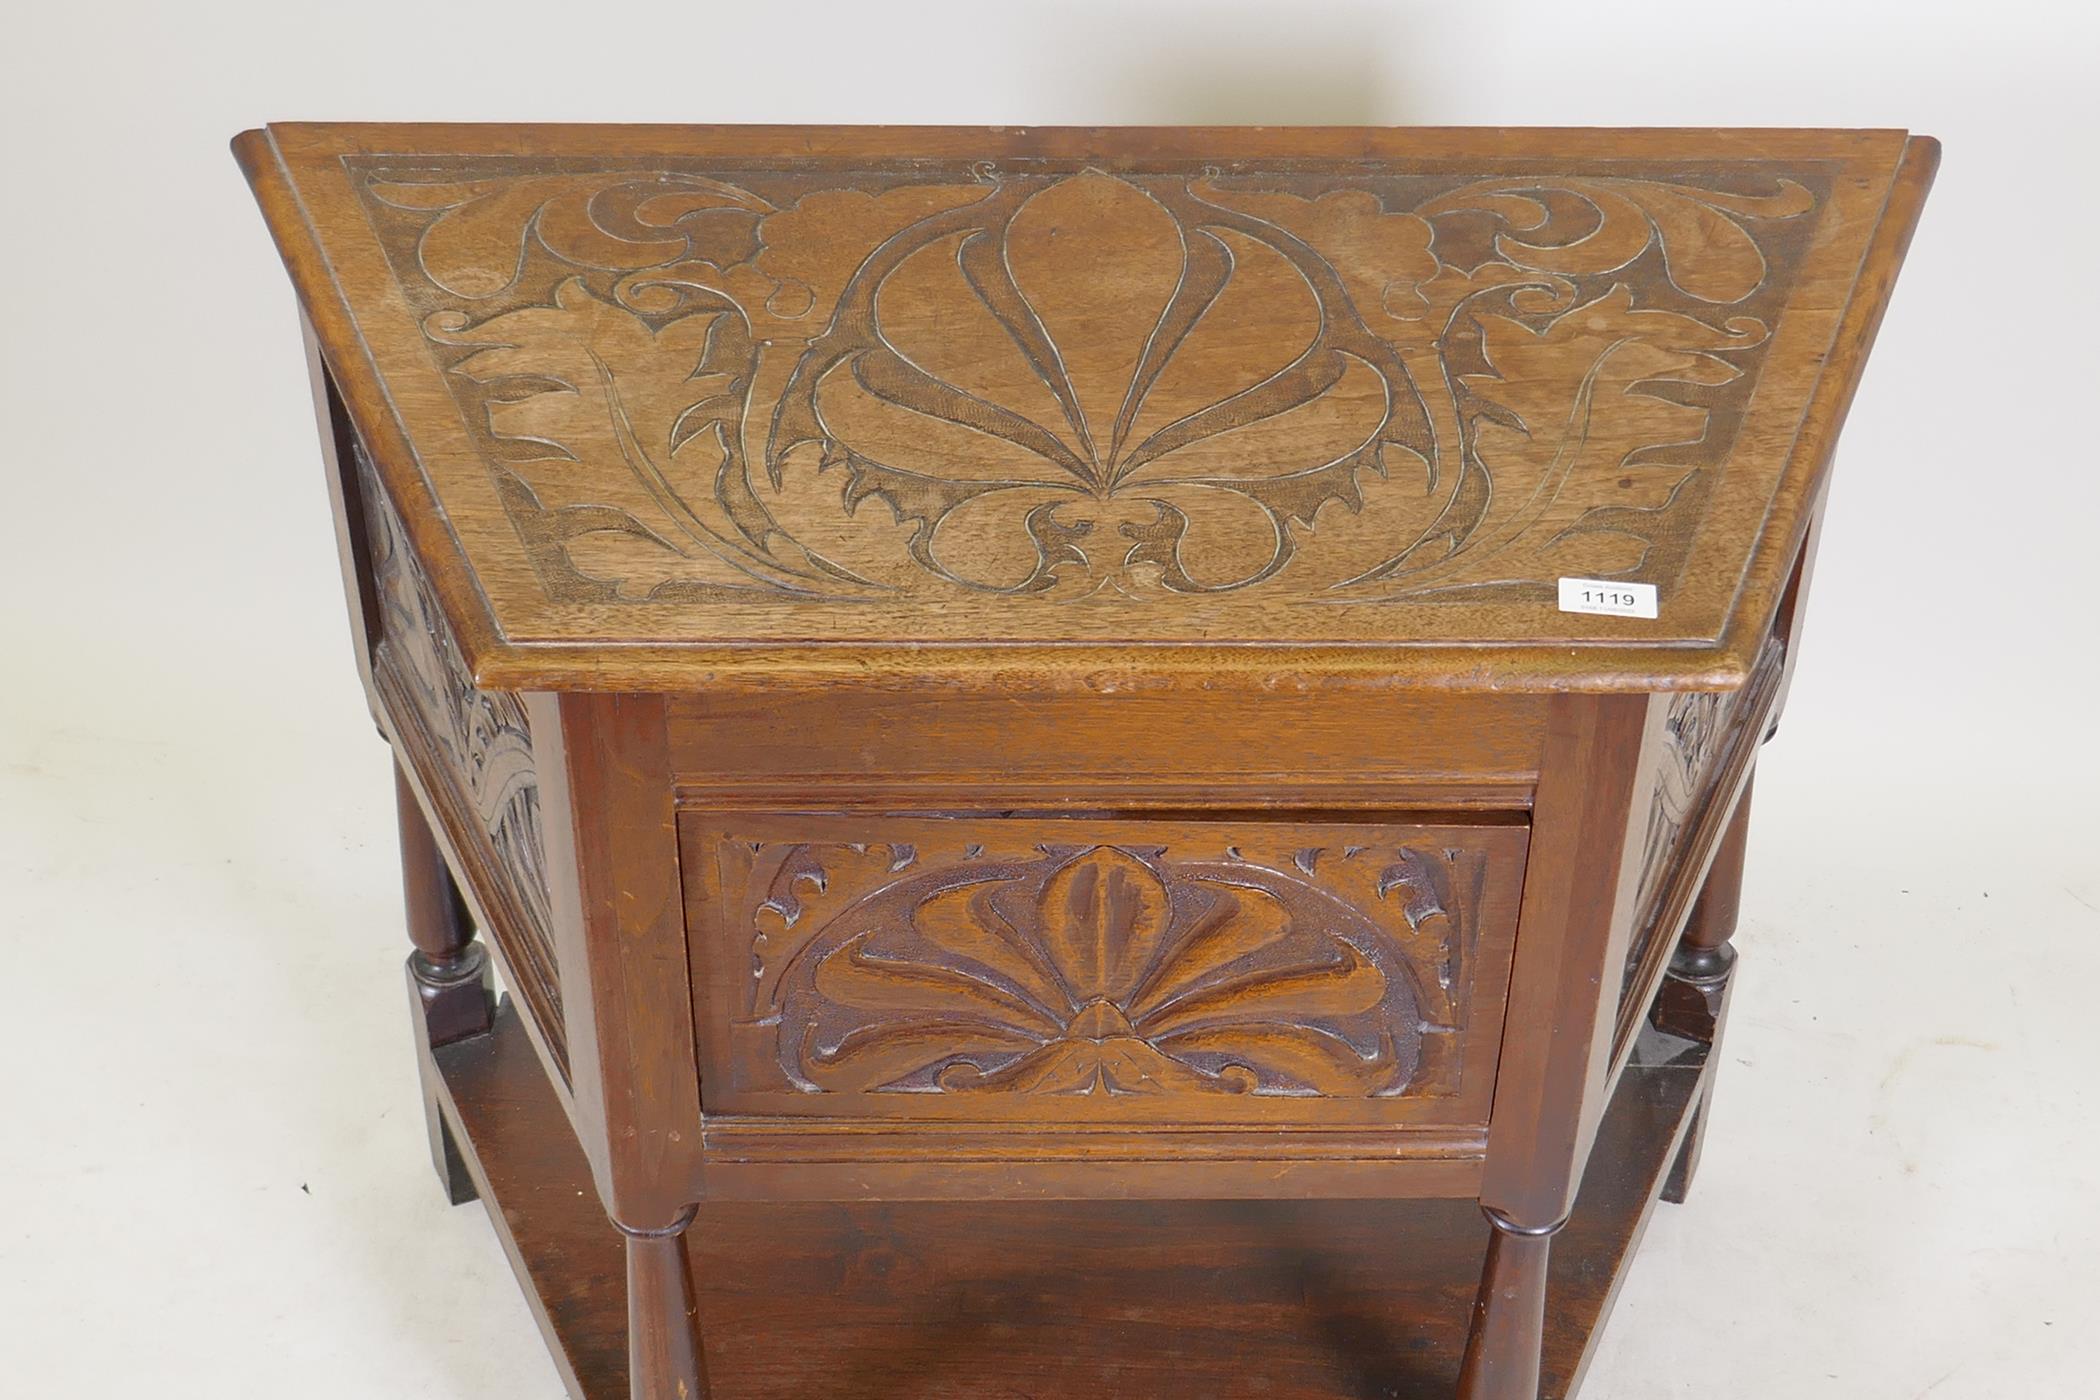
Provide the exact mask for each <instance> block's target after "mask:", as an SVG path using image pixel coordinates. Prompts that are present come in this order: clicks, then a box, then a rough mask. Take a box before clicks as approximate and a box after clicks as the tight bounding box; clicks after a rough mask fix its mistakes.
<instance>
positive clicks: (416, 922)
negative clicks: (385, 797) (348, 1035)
mask: <svg viewBox="0 0 2100 1400" xmlns="http://www.w3.org/2000/svg"><path fill="white" fill-rule="evenodd" d="M394 805H395V809H396V812H397V814H398V815H399V817H400V823H401V890H402V896H403V898H404V900H405V902H406V904H407V906H408V937H409V941H410V942H412V943H414V944H415V945H416V947H415V951H414V952H412V953H410V954H409V955H408V995H409V1006H410V1009H411V1011H412V1012H413V1014H414V1016H415V1020H416V1030H417V1037H416V1063H417V1069H418V1072H419V1073H420V1074H421V1076H422V1081H423V1119H424V1126H425V1128H426V1129H427V1130H428V1132H429V1134H430V1160H431V1165H433V1166H434V1167H436V1168H437V1174H438V1180H439V1181H441V1182H442V1183H444V1186H445V1193H446V1195H447V1196H449V1197H450V1198H451V1201H452V1203H453V1204H454V1205H461V1204H464V1203H465V1202H467V1201H471V1200H473V1199H474V1197H475V1190H474V1182H473V1178H472V1177H471V1176H469V1174H468V1172H467V1168H466V1164H465V1161H464V1160H463V1158H462V1157H461V1154H460V1151H459V1147H458V1144H457V1143H455V1142H454V1141H453V1137H452V1127H451V1124H450V1123H449V1122H448V1121H447V1120H446V1118H445V1110H444V1105H443V1102H442V1095H441V1092H440V1081H439V1076H438V1072H437V1065H436V1062H435V1061H433V1060H432V1059H431V1057H430V1052H431V1051H432V1050H434V1049H436V1048H437V1047H438V1046H440V1045H449V1044H451V1043H452V1042H453V1041H455V1040H461V1039H464V1038H465V1037H467V1036H470V1035H480V1034H482V1033H483V1032H485V1031H487V1030H488V1029H489V1027H490V1026H491V1025H493V1024H494V1023H495V1016H496V995H495V986H494V983H493V982H492V980H491V978H490V973H489V959H488V953H487V950H485V949H484V948H483V947H482V946H481V944H480V943H478V942H476V941H475V939H474V920H473V917H472V916H471V915H470V914H469V913H468V912H467V904H466V900H465V899H463V898H462V897H461V896H460V892H459V886H458V885H457V884H456V883H454V881H453V879H452V871H451V869H450V867H448V866H447V865H446V864H445V853H444V851H443V850H442V849H441V848H440V847H439V846H438V843H437V837H436V836H435V835H434V834H433V833H432V832H431V830H430V823H429V821H428V820H427V819H426V818H425V817H424V816H423V809H422V806H421V805H420V804H419V803H418V802H417V801H416V793H415V789H414V788H413V787H411V786H410V784H409V781H408V775H407V774H406V773H404V772H402V771H401V767H400V765H399V764H398V763H396V765H395V767H394Z"/></svg>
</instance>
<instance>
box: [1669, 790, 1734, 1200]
mask: <svg viewBox="0 0 2100 1400" xmlns="http://www.w3.org/2000/svg"><path fill="white" fill-rule="evenodd" d="M1749 834H1750V784H1749V783H1748V782H1745V783H1744V785H1743V795H1742V797H1741V798H1740V799H1739V800H1738V801H1737V802H1736V805H1735V815H1734V816H1732V817H1730V818H1729V821H1728V830H1727V831H1725V832H1724V833H1722V836H1721V845H1720V848H1719V849H1718V850H1717V851H1715V852H1714V863H1713V865H1712V866H1711V867H1710V868H1709V869H1708V870H1707V874H1706V884H1705V886H1704V887H1703V888H1702V889H1701V890H1700V891H1699V901H1698V903H1696V904H1694V905H1693V906H1692V914H1691V918H1690V919H1688V920H1687V921H1686V923H1685V926H1684V937H1683V938H1682V939H1680V940H1679V941H1678V944H1677V952H1676V954H1675V956H1673V957H1672V958H1671V959H1670V971H1669V975H1668V976H1667V977H1665V978H1664V979H1663V985H1662V992H1661V995H1660V996H1658V997H1657V998H1656V1003H1655V1013H1654V1021H1655V1024H1656V1026H1657V1027H1659V1028H1660V1029H1662V1030H1666V1031H1668V1032H1670V1033H1671V1034H1673V1035H1681V1036H1685V1037H1687V1038H1689V1039H1692V1040H1703V1041H1705V1042H1706V1043H1707V1044H1709V1045H1711V1046H1714V1047H1715V1049H1716V1050H1718V1048H1719V1046H1720V1043H1721V1035H1722V1032H1723V1031H1724V1030H1725V1029H1726V1027H1727V1024H1728V987H1729V981H1730V978H1731V976H1732V975H1733V973H1734V971H1735V946H1734V945H1733V944H1732V943H1730V942H1729V939H1730V938H1732V937H1733V936H1734V934H1735V923H1736V910H1737V907H1738V905H1739V904H1740V902H1741V899H1742V893H1743V851H1744V848H1745V846H1746V844H1747V842H1748V839H1749ZM1719 1069H1720V1057H1719V1055H1718V1054H1717V1053H1712V1054H1709V1055H1708V1057H1707V1065H1706V1079H1705V1083H1704V1085H1703V1086H1702V1087H1701V1089H1700V1091H1699V1106H1698V1107H1697V1108H1695V1109H1693V1110H1692V1121H1691V1124H1690V1126H1689V1127H1687V1128H1686V1129H1685V1133H1684V1146H1683V1147H1681V1148H1680V1149H1678V1153H1677V1160H1676V1161H1675V1162H1673V1163H1672V1164H1671V1166H1670V1175H1669V1179H1668V1180H1667V1181H1665V1182H1664V1183H1663V1199H1664V1200H1666V1201H1671V1202H1675V1203H1677V1204H1680V1205H1681V1204H1683V1202H1684V1198H1685V1195H1686V1193H1688V1192H1689V1191H1690V1190H1691V1187H1692V1178H1693V1177H1694V1176H1695V1175H1697V1173H1698V1170H1699V1150H1700V1146H1701V1142H1702V1140H1703V1138H1704V1136H1705V1133H1704V1129H1705V1127H1706V1116H1707V1109H1708V1107H1709V1105H1710V1104H1711V1103H1712V1100H1713V1081H1714V1075H1715V1073H1716V1072H1718V1071H1719Z"/></svg>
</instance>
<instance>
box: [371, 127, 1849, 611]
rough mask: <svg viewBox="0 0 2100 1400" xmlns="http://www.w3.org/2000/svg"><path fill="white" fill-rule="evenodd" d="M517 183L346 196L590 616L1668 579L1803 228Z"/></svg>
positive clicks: (1659, 219)
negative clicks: (684, 607)
mask: <svg viewBox="0 0 2100 1400" xmlns="http://www.w3.org/2000/svg"><path fill="white" fill-rule="evenodd" d="M515 164H516V166H517V168H516V169H515V170H513V171H511V172H510V173H504V174H492V173H487V172H486V171H477V172H476V173H474V174H473V175H472V176H471V177H467V178H461V177H457V176H453V175H451V174H449V173H447V172H431V171H428V170H410V169H394V168H389V167H387V166H386V165H385V164H384V163H383V162H379V161H374V162H372V163H370V164H369V165H368V166H367V167H366V168H365V169H364V173H363V184H362V186H361V188H362V190H363V192H364V195H365V198H366V200H367V204H368V208H369V209H370V210H371V212H372V214H373V218H374V226H375V228H376V229H378V230H379V232H380V234H381V239H382V243H383V245H384V246H385V247H386V248H387V250H388V253H389V256H390V257H391V258H392V259H393V261H394V265H395V267H396V270H397V273H398V274H399V275H400V276H401V279H402V286H403V291H404V294H405V295H406V296H407V297H408V299H409V301H410V303H411V305H412V306H414V307H415V308H416V310H417V312H418V314H419V315H420V316H421V318H422V323H423V326H424V331H425V335H426V338H427V339H428V341H429V343H430V345H431V347H432V349H433V352H434V353H435V354H436V355H437V356H438V357H439V359H440V362H441V363H442V364H443V365H444V367H445V368H446V370H447V380H448V382H449V383H450V384H451V386H452V388H453V391H454V393H455V395H456V396H457V397H458V399H459V401H460V403H461V407H462V409H463V410H464V411H465V413H466V416H467V418H468V421H469V422H470V424H472V425H473V427H474V430H475V432H476V433H477V436H478V439H479V441H480V444H481V447H482V449H483V451H484V453H485V455H486V457H487V458H488V460H489V463H490V467H491V470H492V471H493V472H494V473H495V475H496V478H497V481H498V484H499V486H500V488H501V490H502V492H503V495H504V499H505V501H506V505H507V507H508V509H509V511H510V514H511V516H512V519H513V521H514V522H515V524H516V526H517V528H518V530H519V532H520V534H521V536H522V537H523V539H524V540H525V542H526V544H527V547H528V549H529V550H530V551H531V552H532V554H533V557H534V559H535V561H536V564H537V567H538V568H539V570H540V574H541V577H542V580H543V582H544V583H545V584H546V586H547V588H548V589H549V591H550V593H551V594H552V595H553V596H555V597H557V598H565V599H575V600H584V599H592V600H600V601H604V600H633V601H667V600H668V601H676V600H709V601H726V602H735V601H738V600H747V599H748V600H766V601H775V602H823V603H838V602H851V601H855V600H870V599H882V598H891V597H899V596H910V597H927V598H938V597H941V596H943V595H947V596H965V595H971V594H985V593H998V594H1008V595H1012V596H1016V597H1033V598H1041V599H1045V600H1057V599H1075V598H1080V597H1090V596H1096V595H1102V594H1109V595H1129V596H1132V597H1137V598H1153V599H1159V598H1167V597H1173V596H1176V595H1181V596H1194V595H1202V594H1212V593H1223V592H1237V591H1241V590H1250V589H1267V590H1272V591H1275V592H1277V593H1278V594H1279V596H1281V597H1284V598H1286V599H1288V600H1290V601H1293V602H1329V603H1333V602H1379V601H1394V600H1404V599H1415V600H1421V599H1431V598H1437V597H1446V596H1456V595H1459V594H1461V593H1464V592H1466V591H1468V590H1473V591H1477V590H1481V589H1495V588H1503V589H1508V588H1520V589H1523V588H1528V589H1533V590H1537V589H1541V588H1546V587H1550V583H1551V580H1552V579H1554V578H1556V577H1558V576H1559V575H1561V574H1564V573H1582V574H1585V575H1595V576H1604V577H1646V578H1655V579H1658V580H1660V581H1665V582H1666V581H1667V579H1666V578H1664V577H1663V575H1664V573H1665V572H1666V570H1667V569H1668V568H1671V567H1675V564H1676V563H1677V562H1680V561H1681V560H1682V558H1683V556H1684V554H1685V552H1686V550H1687V549H1688V547H1689V540H1690V537H1691V535H1692V533H1693V532H1694V531H1695V530H1696V528H1697V525H1698V519H1697V512H1698V510H1699V509H1700V508H1701V502H1702V501H1703V499H1704V497H1705V494H1706V493H1707V490H1708V488H1709V487H1710V485H1711V478H1712V477H1713V476H1714V474H1716V473H1718V472H1720V471H1722V470H1723V469H1724V468H1725V463H1726V457H1727V446H1728V442H1727V438H1728V434H1729V433H1731V432H1732V431H1733V425H1734V424H1735V422H1736V421H1737V420H1738V419H1739V417H1740V415H1741V412H1742V411H1743V407H1744V405H1745V404H1746V403H1747V402H1748V398H1749V395H1750V393H1751V391H1752V390H1753V389H1754V387H1755V382H1756V371H1757V367H1758V363H1759V355H1760V352H1761V347H1762V346H1763V345H1764V343H1765V341H1766V340H1767V339H1768V335H1769V327H1770V324H1771V321H1772V319H1773V317H1774V316H1775V315H1776V314H1777V311H1778V309H1779V308H1780V306H1781V305H1783V301H1784V295H1785V292H1786V287H1785V282H1784V279H1785V277H1786V276H1787V275H1788V269H1789V268H1790V267H1791V266H1792V265H1793V261H1794V260H1796V259H1797V258H1798V255H1799V249H1800V247H1801V246H1802V244H1803V240H1804V236H1805V233H1804V231H1805V230H1806V229H1808V228H1809V227H1810V226H1811V225H1812V217H1811V216H1813V215H1814V214H1815V212H1816V210H1817V208H1818V196H1817V195H1816V193H1815V192H1814V191H1812V190H1811V189H1810V188H1809V186H1808V185H1807V184H1805V183H1802V182H1801V181H1800V180H1796V179H1792V178H1788V177H1785V176H1781V175H1777V174H1773V175H1769V176H1765V177H1760V178H1750V179H1744V178H1743V177H1737V181H1736V183H1735V184H1733V185H1731V186H1729V187H1725V188H1724V187H1721V186H1718V185H1713V184H1708V183H1702V182H1701V179H1700V178H1697V177H1696V176H1694V175H1692V174H1687V175H1686V176H1685V177H1683V178H1676V177H1662V176H1657V177H1647V176H1643V177H1640V178H1631V177H1619V176H1598V177H1573V176H1569V177H1562V176H1556V177H1552V178H1533V177H1522V176H1509V175H1496V176H1492V177H1485V178H1471V179H1468V178H1465V177H1462V176H1455V177H1446V178H1438V179H1427V178H1425V177H1420V176H1416V177H1410V178H1408V179H1394V178H1374V177H1372V176H1371V175H1369V174H1363V175H1359V176H1357V177H1354V178H1355V179H1356V180H1357V181H1358V182H1359V183H1355V184H1351V183H1347V181H1346V179H1344V177H1334V176H1326V177H1321V178H1320V179H1319V180H1317V181H1308V180H1307V179H1302V178H1295V177H1289V176H1286V175H1281V174H1272V175H1252V174H1246V175H1227V174H1224V173H1221V172H1218V171H1205V170H1190V171H1187V172H1183V173H1174V172H1171V171H1164V172H1163V171H1154V172H1147V173H1138V172H1126V171H1117V172H1110V171H1106V170H1100V169H1089V168H1085V167H1076V168H1068V169H1063V170H1057V169H1049V168H1044V167H1041V166H1039V165H1031V164H1027V163H1023V164H1021V165H1019V166H1017V167H1016V168H1015V169H1012V170H1001V169H994V168H992V167H989V166H978V167H973V168H968V169H957V168H954V167H927V168H925V169H923V170H920V171H916V172H909V173H898V172H882V173H877V172H867V173H864V174H860V175H855V174H853V173H852V172H830V173H828V174H827V175H826V176H825V178H824V181H821V182H818V183H817V185H816V187H812V183H811V179H810V176H809V175H808V173H807V172H797V171H794V170H783V171H775V172H743V173H740V174H734V175H731V174H726V173H723V172H714V173H706V172H701V171H695V170H684V169H666V170H651V171H637V170H631V169H623V170H605V171H589V170H577V169H572V168H563V169H559V170H553V169H547V168H544V167H541V166H536V165H534V164H533V163H532V162H530V161H524V162H516V163H515ZM1338 179H1344V182H1343V183H1342V184H1341V187H1336V184H1337V180H1338Z"/></svg>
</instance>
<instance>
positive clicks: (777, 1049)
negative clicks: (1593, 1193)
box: [684, 816, 1523, 1123]
mask: <svg viewBox="0 0 2100 1400" xmlns="http://www.w3.org/2000/svg"><path fill="white" fill-rule="evenodd" d="M684 840H685V845H686V852H687V855H686V860H687V869H688V870H689V871H698V872H700V874H701V879H699V880H697V881H695V882H694V888H693V889H692V891H691V892H690V894H691V897H692V900H693V905H692V911H691V923H692V925H693V927H694V929H695V934H696V937H695V947H696V953H695V956H696V962H697V964H698V966H696V973H697V974H698V976H699V978H700V987H701V991H702V1001H703V1004H705V1003H707V1002H710V1001H711V1002H712V1003H713V1004H714V1007H715V1011H716V1014H715V1015H714V1016H713V1017H712V1018H711V1020H712V1024H711V1025H710V1027H709V1033H708V1035H707V1041H708V1046H707V1049H706V1050H705V1051H704V1052H703V1058H704V1059H705V1060H707V1061H709V1063H706V1064H704V1065H703V1072H702V1084H703V1093H704V1095H705V1096H706V1099H707V1107H708V1109H709V1110H710V1111H711V1112H761V1113H794V1114H814V1115H843V1116H855V1115H879V1116H894V1117H910V1118H945V1119H957V1118H1011V1117H1026V1118H1031V1119H1037V1120H1049V1121H1060V1122H1072V1121H1075V1120H1076V1121H1086V1120H1090V1119H1095V1118H1110V1119H1118V1118H1120V1119H1126V1120H1127V1119H1130V1118H1153V1119H1159V1120H1175V1121H1181V1120H1191V1121H1193V1120H1210V1119H1215V1120H1221V1121H1290V1120H1302V1121H1308V1122H1317V1121H1343V1122H1358V1123H1362V1122H1379V1121H1391V1120H1396V1119H1405V1118H1409V1117H1416V1116H1423V1117H1428V1118H1432V1119H1437V1120H1439V1121H1459V1120H1461V1119H1463V1118H1464V1117H1465V1115H1466V1114H1469V1113H1471V1112H1474V1111H1476V1110H1477V1111H1480V1112H1482V1113H1483V1114H1484V1110H1485V1090H1486V1088H1487V1087H1488V1081H1489V1079H1490V1078H1491V1065H1489V1066H1487V1067H1486V1069H1484V1070H1483V1072H1481V1073H1478V1074H1476V1073H1475V1072H1474V1070H1475V1068H1476V1067H1477V1058H1478V1056H1479V1054H1480V1053H1481V1050H1482V1047H1483V1045H1486V1046H1488V1047H1489V1049H1488V1053H1489V1054H1492V1044H1493V1041H1494V1039H1495V1038H1496V1036H1497V1033H1498V1031H1499V1026H1500V1021H1501V1008H1502V1001H1503V998H1504V996H1505V994H1506V987H1507V980H1508V971H1509V969H1508V958H1509V947H1510V935H1511V931H1512V926H1513V923H1514V891H1515V889H1516V887H1517V885H1518V884H1519V876H1520V867H1521V862H1522V846H1523V831H1522V829H1521V828H1518V827H1513V826H1503V827H1483V828H1477V829H1468V828H1451V827H1436V828H1431V827H1418V828H1400V829H1395V828H1391V827H1384V828H1371V827H1340V826H1320V827H1308V826H1298V825H1289V824H1278V825H1277V826H1275V827H1252V826H1226V825H1221V824H1199V823H1168V822H1149V821H1119V822H1099V821H1091V820H1070V821H1060V820H997V819H986V820H970V819H959V820H917V821H915V820H911V819H906V818H888V817H885V818H872V817H871V818H867V819H855V818H838V817H828V818H802V819H796V818H776V817H765V818H749V819H745V820H743V821H736V820H725V821H723V822H722V823H721V824H720V825H716V824H714V823H713V822H712V821H711V820H709V819H705V818H700V817H697V816H695V817H690V818H688V819H687V821H686V823H685V832H684ZM1483 1121H1484V1120H1483Z"/></svg>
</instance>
